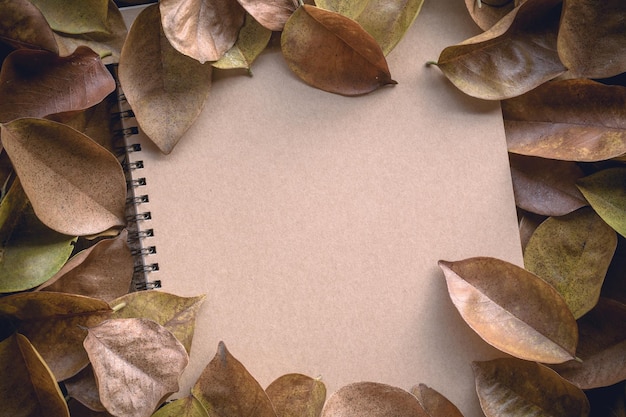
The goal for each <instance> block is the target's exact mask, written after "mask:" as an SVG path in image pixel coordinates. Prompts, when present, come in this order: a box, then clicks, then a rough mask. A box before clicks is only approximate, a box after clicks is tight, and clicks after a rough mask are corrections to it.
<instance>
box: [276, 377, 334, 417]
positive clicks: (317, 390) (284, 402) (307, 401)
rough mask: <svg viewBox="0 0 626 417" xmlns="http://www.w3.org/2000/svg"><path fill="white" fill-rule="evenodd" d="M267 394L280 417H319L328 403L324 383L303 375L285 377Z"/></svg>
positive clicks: (277, 381)
mask: <svg viewBox="0 0 626 417" xmlns="http://www.w3.org/2000/svg"><path fill="white" fill-rule="evenodd" d="M265 392H266V393H267V396H268V397H269V399H270V401H271V402H272V405H273V406H274V411H276V415H277V416H278V417H319V416H320V415H321V414H322V409H323V408H324V403H325V402H326V386H325V385H324V383H323V382H322V381H320V380H319V379H315V378H311V377H309V376H306V375H302V374H287V375H283V376H281V377H280V378H278V379H276V380H275V381H273V382H272V383H271V384H270V385H269V386H268V387H267V388H266V389H265Z"/></svg>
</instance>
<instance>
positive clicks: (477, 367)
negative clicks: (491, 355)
mask: <svg viewBox="0 0 626 417" xmlns="http://www.w3.org/2000/svg"><path fill="white" fill-rule="evenodd" d="M472 368H473V370H474V377H475V381H476V392H477V393H478V398H479V400H480V406H481V408H482V409H483V412H484V413H485V415H486V416H487V417H503V416H507V417H562V416H568V417H577V416H580V417H586V416H587V415H589V401H587V397H586V396H585V394H584V393H583V392H582V391H581V390H580V389H578V388H576V387H575V386H574V385H572V384H570V383H569V382H567V381H566V380H565V379H563V378H561V377H560V376H559V375H558V374H557V373H556V372H554V371H553V370H551V369H550V368H548V367H547V366H544V365H541V364H539V363H533V362H526V361H521V360H519V359H515V358H502V359H494V360H491V361H486V362H474V363H473V364H472Z"/></svg>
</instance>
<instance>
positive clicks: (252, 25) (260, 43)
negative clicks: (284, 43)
mask: <svg viewBox="0 0 626 417" xmlns="http://www.w3.org/2000/svg"><path fill="white" fill-rule="evenodd" d="M271 36H272V31H271V30H269V29H266V28H264V27H263V26H261V24H259V22H257V21H256V20H254V18H253V17H252V16H250V15H249V14H248V15H246V22H245V23H244V25H243V27H242V28H241V31H239V38H237V43H235V45H234V46H233V47H232V48H230V49H229V50H228V51H226V53H225V54H224V56H222V57H221V58H220V59H219V60H218V61H215V62H213V63H212V64H211V65H213V67H215V68H220V69H233V68H244V69H247V70H249V69H250V66H251V65H252V62H253V61H254V60H255V59H256V58H257V57H258V56H259V55H260V54H261V52H263V50H264V49H265V48H266V47H267V44H268V43H269V41H270V37H271Z"/></svg>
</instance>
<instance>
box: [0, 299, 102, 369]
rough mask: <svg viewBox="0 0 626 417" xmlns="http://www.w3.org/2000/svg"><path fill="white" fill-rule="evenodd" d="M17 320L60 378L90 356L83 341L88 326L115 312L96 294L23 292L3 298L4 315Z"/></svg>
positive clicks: (1, 309)
mask: <svg viewBox="0 0 626 417" xmlns="http://www.w3.org/2000/svg"><path fill="white" fill-rule="evenodd" d="M1 314H5V315H7V316H10V317H11V318H12V319H13V320H15V322H16V323H15V326H16V329H17V331H18V332H20V333H21V334H23V335H25V336H26V337H28V339H29V340H30V341H31V343H32V344H33V345H34V346H35V347H36V348H37V350H38V351H39V353H40V354H41V356H42V357H43V358H44V359H45V361H46V363H47V364H48V366H49V367H50V369H51V370H52V372H53V373H54V376H55V377H56V379H57V380H58V381H63V380H65V379H67V378H70V377H72V376H74V375H76V374H77V373H78V372H79V371H80V370H81V369H83V368H84V367H85V366H86V365H87V363H88V362H89V359H88V358H87V354H86V352H85V350H84V349H83V346H82V343H83V339H84V338H85V335H86V334H87V332H86V331H85V330H84V329H85V327H88V326H94V325H96V324H98V323H100V322H102V321H103V320H105V319H106V318H108V316H109V315H110V314H111V309H110V307H109V305H108V304H107V303H106V302H104V301H102V300H98V299H96V298H89V297H83V296H79V295H73V294H63V293H53V292H23V293H17V294H14V295H10V296H7V297H4V298H2V299H1V300H0V315H1Z"/></svg>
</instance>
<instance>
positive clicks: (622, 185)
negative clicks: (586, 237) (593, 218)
mask: <svg viewBox="0 0 626 417" xmlns="http://www.w3.org/2000/svg"><path fill="white" fill-rule="evenodd" d="M578 188H580V191H581V192H582V193H583V195H584V196H585V198H586V199H587V201H589V204H591V207H593V209H594V210H595V211H596V212H597V213H598V214H599V215H600V217H602V220H604V221H605V222H606V223H607V224H608V225H609V226H611V227H612V228H613V229H614V230H615V231H616V232H617V233H619V234H620V235H622V236H625V237H626V168H609V169H605V170H602V171H598V172H596V173H595V174H592V175H589V176H587V177H584V178H581V179H580V180H579V181H578Z"/></svg>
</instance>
